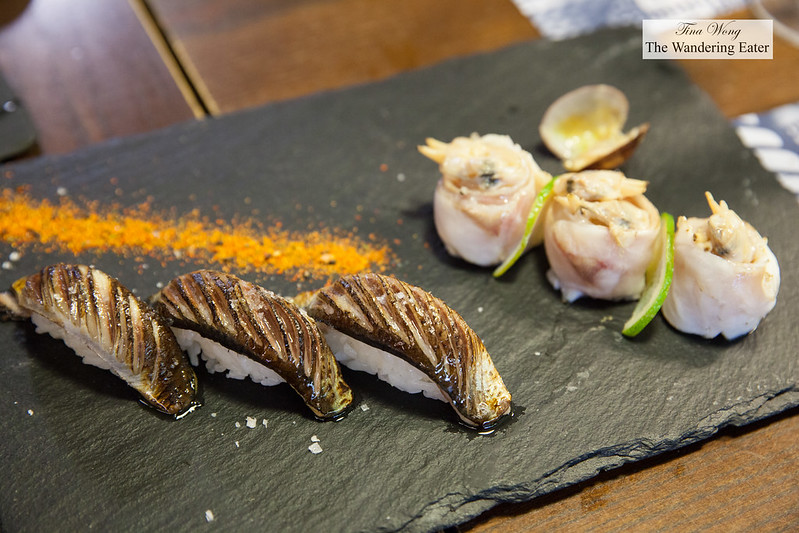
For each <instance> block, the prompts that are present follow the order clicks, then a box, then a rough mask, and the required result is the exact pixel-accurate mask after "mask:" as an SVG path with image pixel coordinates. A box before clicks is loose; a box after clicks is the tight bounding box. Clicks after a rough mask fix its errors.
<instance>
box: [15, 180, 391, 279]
mask: <svg viewBox="0 0 799 533" xmlns="http://www.w3.org/2000/svg"><path fill="white" fill-rule="evenodd" d="M0 239H1V240H2V241H5V242H7V243H10V244H11V245H12V246H14V247H21V246H26V245H28V246H36V247H38V249H40V250H42V251H44V252H45V253H64V252H71V253H73V254H79V253H84V252H94V253H116V254H119V255H124V256H130V255H134V256H141V255H146V256H149V257H152V258H154V259H157V260H160V261H162V262H165V261H170V260H186V261H191V262H193V263H200V264H207V263H216V264H218V265H219V268H221V269H223V270H235V271H238V272H258V273H261V274H280V275H285V276H287V277H289V278H290V279H293V280H297V279H301V278H315V279H325V278H331V277H332V276H335V275H342V274H349V273H356V272H362V271H366V270H378V271H384V270H385V269H386V267H387V265H388V263H389V262H390V258H391V257H390V256H391V251H390V249H389V248H388V247H387V246H385V245H381V244H379V243H378V242H377V240H376V239H372V240H371V241H369V242H367V241H364V240H362V239H359V238H357V236H355V235H354V234H353V233H350V234H347V235H339V234H336V233H335V232H331V231H329V230H312V231H306V232H299V231H294V232H291V231H287V230H285V229H283V228H282V225H281V224H280V223H276V224H274V225H273V226H272V227H269V228H264V227H263V226H262V225H261V224H260V223H259V222H258V221H256V220H254V219H245V220H242V221H237V222H236V223H227V222H225V221H224V220H219V219H216V220H214V221H210V220H208V219H206V218H202V217H201V216H200V214H199V211H198V210H194V211H192V212H191V213H190V214H189V215H187V216H184V217H180V218H177V219H176V218H174V217H169V216H167V215H165V214H163V213H157V212H155V211H154V210H153V209H152V208H151V206H150V204H149V203H147V202H144V203H141V204H138V205H136V206H134V207H126V208H123V207H120V206H117V205H113V206H108V207H106V208H103V207H102V206H101V205H100V204H99V203H97V202H91V203H87V204H86V205H85V206H81V205H78V204H77V203H76V202H74V201H73V200H71V199H70V198H68V197H63V198H61V199H60V200H59V202H58V203H53V202H50V201H48V200H36V199H33V198H31V197H30V196H29V195H28V194H27V193H26V191H25V190H24V188H17V189H15V190H12V189H3V191H2V196H0Z"/></svg>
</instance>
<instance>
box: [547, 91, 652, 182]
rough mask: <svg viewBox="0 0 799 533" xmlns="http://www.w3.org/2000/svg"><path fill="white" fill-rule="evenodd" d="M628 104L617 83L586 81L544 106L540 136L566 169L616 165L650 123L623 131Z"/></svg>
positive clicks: (628, 155)
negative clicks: (589, 83) (547, 106)
mask: <svg viewBox="0 0 799 533" xmlns="http://www.w3.org/2000/svg"><path fill="white" fill-rule="evenodd" d="M629 107H630V104H629V102H628V101H627V97H626V96H625V95H624V93H623V92H621V91H620V90H619V89H617V88H616V87H613V86H610V85H604V84H598V85H585V86H583V87H580V88H577V89H574V90H573V91H570V92H568V93H566V94H564V95H563V96H561V97H560V98H558V99H557V100H555V101H554V102H553V103H552V104H551V105H550V106H549V108H547V110H546V112H545V113H544V116H543V118H542V119H541V124H540V126H539V133H540V135H541V140H542V141H543V142H544V144H545V145H546V146H547V148H549V150H550V151H551V152H552V153H553V154H555V155H556V156H557V157H558V158H560V160H561V161H562V162H563V166H564V167H565V168H566V170H569V171H572V172H579V171H580V170H584V169H605V170H610V169H615V168H618V167H619V166H620V165H621V164H622V163H624V161H626V160H627V159H628V158H629V157H630V156H631V155H632V153H633V151H634V150H635V148H636V147H637V146H638V143H639V142H640V141H641V139H643V137H644V135H645V134H646V132H647V131H648V130H649V124H648V123H644V124H641V125H640V126H636V127H635V128H633V129H631V130H630V131H628V132H627V133H624V132H623V131H622V128H623V127H624V123H625V122H626V121H627V113H628V111H629Z"/></svg>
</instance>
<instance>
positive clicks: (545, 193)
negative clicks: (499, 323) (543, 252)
mask: <svg viewBox="0 0 799 533" xmlns="http://www.w3.org/2000/svg"><path fill="white" fill-rule="evenodd" d="M556 179H558V177H557V176H555V177H554V178H552V179H551V180H549V182H548V183H547V184H546V185H544V186H543V187H542V188H541V190H540V191H538V194H537V195H536V196H535V200H533V205H532V206H530V214H528V215H527V224H526V225H525V226H524V235H522V240H521V242H519V244H518V245H517V246H516V248H515V249H514V250H513V253H512V254H510V255H509V256H508V257H507V259H505V260H504V261H503V262H502V264H501V265H499V266H498V267H497V268H496V269H495V270H494V274H493V275H494V277H495V278H498V277H500V276H501V275H502V274H504V273H505V272H507V271H508V269H509V268H510V267H512V266H513V264H514V263H515V262H516V261H517V260H518V259H519V258H520V257H521V256H522V254H523V253H524V250H525V249H526V248H527V243H528V242H530V237H531V236H532V235H533V229H534V228H535V222H536V220H538V215H540V214H541V212H542V211H543V210H544V206H545V205H546V203H547V200H549V197H550V196H552V187H553V186H554V185H555V180H556Z"/></svg>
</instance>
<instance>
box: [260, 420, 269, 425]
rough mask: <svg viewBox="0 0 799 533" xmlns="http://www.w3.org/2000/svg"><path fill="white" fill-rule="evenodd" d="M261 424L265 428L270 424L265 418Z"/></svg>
mask: <svg viewBox="0 0 799 533" xmlns="http://www.w3.org/2000/svg"><path fill="white" fill-rule="evenodd" d="M261 424H263V425H264V427H269V422H268V421H267V420H266V418H264V419H263V420H262V421H261Z"/></svg>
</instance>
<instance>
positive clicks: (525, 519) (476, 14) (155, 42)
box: [0, 0, 799, 533]
mask: <svg viewBox="0 0 799 533" xmlns="http://www.w3.org/2000/svg"><path fill="white" fill-rule="evenodd" d="M749 17H751V15H750V13H749V12H747V11H741V12H736V13H732V14H730V15H729V18H749ZM0 25H1V26H0V69H2V72H3V74H4V75H5V76H6V79H7V81H8V82H9V84H10V85H11V86H12V87H13V88H14V89H15V90H16V91H17V92H18V94H19V97H20V99H21V101H22V102H23V103H24V104H25V105H26V106H27V107H28V108H29V109H30V112H31V113H32V115H33V117H34V121H35V123H36V126H37V129H38V131H39V135H40V137H39V139H40V140H39V146H40V149H39V151H38V153H46V154H49V153H62V152H67V151H70V150H74V149H76V148H79V147H82V146H87V145H91V144H93V143H96V142H98V141H101V140H104V139H109V138H113V137H117V136H124V135H129V134H133V133H138V132H145V131H150V130H153V129H157V128H159V127H162V126H165V125H168V124H172V123H175V122H179V121H183V120H188V119H191V118H192V117H193V116H196V115H198V114H202V112H203V110H205V111H207V112H209V113H210V114H214V115H215V114H222V113H226V112H230V111H233V110H238V109H243V108H247V107H251V106H256V105H260V104H263V103H266V102H271V101H276V100H282V99H287V98H294V97H298V96H302V95H305V94H309V93H313V92H316V91H320V90H326V89H331V88H338V87H345V86H349V85H353V84H359V83H366V82H369V81H373V80H378V79H382V78H385V77H388V76H391V75H392V74H395V73H398V72H402V71H405V70H409V69H415V68H419V67H422V66H426V65H430V64H434V63H436V62H438V61H441V60H444V59H447V58H450V57H456V56H463V55H467V54H471V53H475V52H480V51H487V50H492V49H496V48H499V47H502V46H504V45H507V44H511V43H515V42H519V41H524V40H528V39H534V38H537V37H538V36H539V33H538V31H537V30H536V29H535V28H533V27H532V25H531V24H530V23H529V22H528V21H527V20H526V19H524V17H522V16H521V15H520V14H519V13H518V11H517V10H516V8H515V7H514V6H513V4H512V3H511V2H510V1H508V0H502V1H499V0H495V1H492V2H487V1H484V0H441V1H437V2H425V1H423V0H407V1H393V2H374V1H370V0H331V1H326V2H322V1H319V0H263V1H261V0H229V1H226V2H220V1H215V0H131V3H128V2H127V1H125V0H103V1H102V2H97V1H92V0H71V1H65V0H64V1H59V0H37V1H35V2H30V3H27V2H24V1H21V0H10V1H6V2H2V3H0ZM175 64H176V65H177V67H178V68H177V69H175ZM682 65H683V66H684V67H685V69H686V70H687V71H688V73H689V75H690V76H691V77H692V79H693V80H695V82H696V83H697V84H698V85H699V86H700V87H702V88H703V89H704V90H705V91H706V92H708V93H709V94H710V96H711V97H712V98H713V99H714V101H715V102H716V103H717V104H718V106H719V108H720V109H721V111H722V112H723V113H724V114H725V115H726V116H728V117H733V116H736V115H739V114H741V113H746V112H757V111H762V110H764V109H769V108H771V107H773V106H775V105H779V104H783V103H788V102H796V101H799V83H797V75H796V73H797V72H799V49H797V48H795V47H792V46H791V45H789V44H788V43H786V42H785V41H782V40H781V39H780V38H779V37H776V36H775V48H774V59H773V60H718V61H716V60H695V61H683V62H682ZM184 83H188V84H190V88H191V94H187V93H186V87H184V86H183V84H184ZM195 97H197V98H199V106H198V103H197V102H196V101H194V98H195ZM798 436H799V410H796V409H794V410H792V411H789V412H787V413H784V414H783V415H780V416H778V417H775V418H774V419H771V420H767V421H763V422H761V423H758V424H755V425H753V426H751V427H747V428H734V429H728V430H725V431H723V432H722V434H721V435H719V436H717V437H715V438H713V439H710V440H709V441H707V442H704V443H702V444H699V445H694V446H690V447H688V448H686V449H683V450H680V451H679V452H675V453H671V454H667V455H664V456H662V457H659V458H655V459H652V460H648V461H645V462H643V463H639V464H635V465H628V466H626V467H622V468H619V469H616V470H613V471H611V472H607V473H605V474H602V475H600V476H598V477H597V478H595V479H593V480H591V481H589V482H586V483H583V484H580V485H577V486H575V487H572V488H570V489H567V490H564V491H560V492H558V493H555V494H551V495H548V496H544V497H541V498H538V499H536V500H533V501H532V502H526V503H519V504H515V505H503V506H500V507H498V508H496V509H494V510H492V511H490V512H489V513H486V514H485V515H483V516H481V517H479V518H478V519H476V520H473V521H471V522H469V523H468V524H464V525H462V526H461V527H460V528H459V529H460V530H461V531H468V532H470V533H477V532H481V533H482V532H488V531H574V530H598V531H618V530H632V531H662V530H680V531H683V530H686V531H688V530H694V531H695V530H703V531H704V530H711V531H720V530H722V531H791V530H799V482H797V481H796V479H797V477H798V476H799V438H797V437H798Z"/></svg>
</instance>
